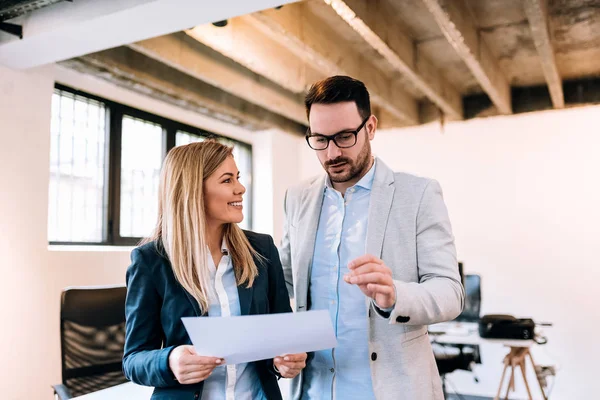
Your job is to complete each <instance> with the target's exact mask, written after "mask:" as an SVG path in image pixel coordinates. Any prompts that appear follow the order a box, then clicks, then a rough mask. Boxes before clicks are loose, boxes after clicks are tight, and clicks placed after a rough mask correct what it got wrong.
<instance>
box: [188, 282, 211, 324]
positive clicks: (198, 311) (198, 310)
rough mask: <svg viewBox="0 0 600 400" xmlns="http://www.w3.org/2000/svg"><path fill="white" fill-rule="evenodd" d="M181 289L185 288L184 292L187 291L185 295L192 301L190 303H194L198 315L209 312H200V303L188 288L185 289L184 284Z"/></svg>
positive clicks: (193, 306)
mask: <svg viewBox="0 0 600 400" xmlns="http://www.w3.org/2000/svg"><path fill="white" fill-rule="evenodd" d="M181 290H183V292H184V293H185V295H186V296H187V298H188V300H189V301H190V303H191V304H192V308H193V309H194V312H195V313H196V316H197V317H200V316H202V315H206V314H208V312H205V313H204V314H202V313H201V312H200V305H199V304H198V302H197V301H196V299H195V298H194V296H192V295H191V294H190V293H189V292H188V291H187V290H185V289H184V288H183V286H182V287H181Z"/></svg>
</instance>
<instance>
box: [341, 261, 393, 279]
mask: <svg viewBox="0 0 600 400" xmlns="http://www.w3.org/2000/svg"><path fill="white" fill-rule="evenodd" d="M369 272H381V273H383V274H386V275H389V276H392V270H391V269H389V268H388V267H386V266H385V264H378V263H367V264H363V265H361V266H360V267H357V268H354V269H353V270H350V274H349V275H361V274H367V273H369Z"/></svg>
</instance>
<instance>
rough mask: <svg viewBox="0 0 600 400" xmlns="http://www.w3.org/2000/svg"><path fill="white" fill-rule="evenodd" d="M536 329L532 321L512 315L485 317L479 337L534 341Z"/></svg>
mask: <svg viewBox="0 0 600 400" xmlns="http://www.w3.org/2000/svg"><path fill="white" fill-rule="evenodd" d="M534 328H535V323H534V322H533V320H532V319H529V318H524V319H519V318H515V317H513V316H512V315H484V316H483V317H481V319H480V320H479V336H481V337H482V338H486V339H522V340H528V339H533V338H534V332H533V331H534Z"/></svg>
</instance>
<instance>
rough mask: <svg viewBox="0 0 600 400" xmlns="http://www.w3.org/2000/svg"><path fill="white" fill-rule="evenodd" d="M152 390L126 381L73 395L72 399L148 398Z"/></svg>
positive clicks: (137, 399) (133, 399)
mask: <svg viewBox="0 0 600 400" xmlns="http://www.w3.org/2000/svg"><path fill="white" fill-rule="evenodd" d="M153 390H154V388H153V387H149V386H140V385H136V384H135V383H131V382H127V383H123V384H121V385H117V386H113V387H110V388H108V389H102V390H98V391H97V392H93V393H88V394H84V395H83V396H79V397H74V398H73V400H115V399H126V400H148V399H149V398H150V396H152V391H153Z"/></svg>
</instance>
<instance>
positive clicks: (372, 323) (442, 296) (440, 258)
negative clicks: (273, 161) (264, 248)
mask: <svg viewBox="0 0 600 400" xmlns="http://www.w3.org/2000/svg"><path fill="white" fill-rule="evenodd" d="M325 182H326V176H322V177H320V178H314V179H311V180H309V181H307V182H305V183H303V184H300V185H298V186H295V187H292V188H290V189H288V191H287V193H286V199H285V225H284V233H283V239H282V242H281V249H280V255H281V262H282V265H283V270H284V275H285V279H286V283H287V285H288V291H289V293H290V296H291V297H293V298H294V300H295V302H294V303H295V304H294V309H295V311H305V310H307V309H309V307H310V304H309V302H310V297H309V296H308V290H309V277H310V269H311V264H312V257H313V251H314V246H315V238H316V231H317V225H318V222H319V215H320V212H321V206H322V203H323V191H324V189H325ZM367 253H368V254H372V255H375V256H377V257H379V258H381V259H382V260H383V261H384V262H385V264H386V265H387V266H388V267H389V268H391V270H392V274H393V278H394V284H395V285H396V293H397V300H396V307H395V309H394V310H393V311H392V313H391V316H390V318H389V319H386V318H384V317H382V316H381V315H379V314H378V313H377V312H375V310H373V309H372V307H371V302H370V299H368V298H367V297H366V296H365V307H367V309H368V311H367V315H368V323H369V353H370V354H373V353H376V359H375V361H370V363H371V378H372V382H373V390H374V392H375V396H376V398H377V399H378V400H387V399H390V400H392V399H393V400H399V399H406V400H437V399H439V400H442V399H443V395H442V389H441V381H440V378H439V375H438V370H437V367H436V364H435V359H434V357H433V351H432V349H431V345H430V343H429V336H428V335H427V325H429V324H433V323H437V322H442V321H448V320H452V319H454V318H456V317H457V316H458V314H460V312H461V310H462V308H463V302H464V289H463V287H462V284H461V282H460V276H459V272H458V264H457V261H456V249H455V247H454V237H453V235H452V229H451V226H450V221H449V219H448V212H447V210H446V206H445V204H444V200H443V198H442V190H441V188H440V185H439V184H438V183H437V182H436V181H434V180H431V179H425V178H420V177H416V176H413V175H408V174H404V173H394V172H393V171H392V170H391V169H390V168H388V167H387V166H386V165H385V164H384V163H383V162H382V161H381V160H379V159H377V161H376V167H375V177H374V181H373V187H372V192H371V202H370V206H369V224H368V228H367ZM373 358H375V357H374V356H372V357H371V359H373ZM301 388H302V375H299V376H298V377H297V378H295V379H294V381H293V382H292V399H295V400H298V399H300V395H301Z"/></svg>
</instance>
